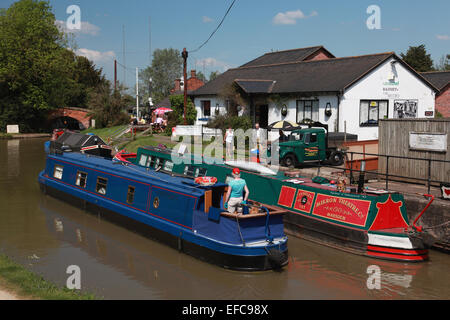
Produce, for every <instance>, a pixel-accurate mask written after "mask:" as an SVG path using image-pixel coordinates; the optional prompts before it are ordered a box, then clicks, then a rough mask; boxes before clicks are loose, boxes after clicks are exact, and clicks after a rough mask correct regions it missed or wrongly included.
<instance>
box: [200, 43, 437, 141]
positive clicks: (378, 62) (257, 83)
mask: <svg viewBox="0 0 450 320" xmlns="http://www.w3.org/2000/svg"><path fill="white" fill-rule="evenodd" d="M230 85H234V87H235V88H236V92H237V93H239V94H240V96H241V97H242V98H243V100H244V101H246V105H245V106H243V111H241V113H242V112H244V113H247V115H249V116H251V117H252V120H253V122H254V123H256V122H258V123H260V126H261V127H263V128H264V127H266V126H267V125H268V124H270V123H273V122H275V121H279V120H289V121H292V122H297V123H302V122H303V121H304V119H310V120H313V121H320V122H322V123H326V124H328V126H329V131H340V132H344V130H346V132H347V133H350V134H356V135H358V140H372V139H378V120H379V119H383V118H398V117H412V118H426V117H434V108H435V106H434V101H435V94H436V92H437V89H436V88H435V87H434V86H433V85H432V84H431V83H429V82H428V81H427V80H426V79H425V78H423V77H422V76H421V75H420V74H419V73H417V72H416V71H414V70H413V69H412V68H411V67H409V66H408V65H407V64H406V63H405V62H404V61H402V60H401V59H400V58H399V57H398V56H397V55H395V53H393V52H388V53H380V54H372V55H364V56H355V57H344V58H335V57H334V56H333V55H332V54H331V53H329V52H328V51H327V50H326V49H325V48H323V47H311V48H302V49H295V50H287V51H280V52H272V53H267V54H265V55H263V56H261V57H259V58H257V59H255V60H253V61H250V62H249V63H246V64H244V65H243V66H241V67H239V68H235V69H230V70H228V71H227V72H225V73H223V74H221V75H220V76H219V77H217V78H216V79H214V80H213V81H210V82H208V83H207V84H205V85H204V86H203V87H201V88H199V89H197V90H196V91H194V92H193V93H192V96H193V97H194V104H195V106H196V108H197V118H198V120H197V124H206V119H208V118H210V117H214V116H215V114H217V113H221V114H223V113H226V112H227V106H228V105H229V104H230V101H223V98H221V96H222V95H221V92H222V90H223V88H224V87H226V86H230ZM204 106H210V108H204ZM205 111H206V112H205ZM277 137H278V133H272V134H271V138H277Z"/></svg>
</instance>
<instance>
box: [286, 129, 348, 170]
mask: <svg viewBox="0 0 450 320" xmlns="http://www.w3.org/2000/svg"><path fill="white" fill-rule="evenodd" d="M279 156H280V163H281V164H282V165H284V166H286V167H296V166H297V165H299V164H301V163H307V162H318V161H328V163H330V164H332V165H337V166H339V165H341V164H342V163H343V162H344V154H343V153H342V152H341V151H340V150H339V149H337V148H330V147H329V146H328V132H327V130H326V128H315V127H310V128H304V129H297V130H293V131H292V132H291V134H290V135H289V136H288V139H287V141H283V142H279Z"/></svg>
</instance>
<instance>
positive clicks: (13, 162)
mask: <svg viewBox="0 0 450 320" xmlns="http://www.w3.org/2000/svg"><path fill="white" fill-rule="evenodd" d="M7 144H8V147H7V152H8V153H7V155H8V170H7V174H8V178H12V177H17V176H18V175H19V174H20V162H19V157H20V140H19V139H12V140H8V141H7Z"/></svg>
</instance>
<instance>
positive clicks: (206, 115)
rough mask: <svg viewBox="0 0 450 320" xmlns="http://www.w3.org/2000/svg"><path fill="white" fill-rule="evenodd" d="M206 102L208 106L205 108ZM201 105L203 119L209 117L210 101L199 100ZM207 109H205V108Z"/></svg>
mask: <svg viewBox="0 0 450 320" xmlns="http://www.w3.org/2000/svg"><path fill="white" fill-rule="evenodd" d="M206 102H207V103H208V104H209V106H206V105H205V104H206ZM201 105H202V112H203V117H211V100H201ZM205 107H207V108H205ZM206 110H208V112H206Z"/></svg>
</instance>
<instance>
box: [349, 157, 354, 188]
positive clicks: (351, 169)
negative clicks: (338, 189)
mask: <svg viewBox="0 0 450 320" xmlns="http://www.w3.org/2000/svg"><path fill="white" fill-rule="evenodd" d="M353 182H354V180H353V151H352V152H350V184H353Z"/></svg>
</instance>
